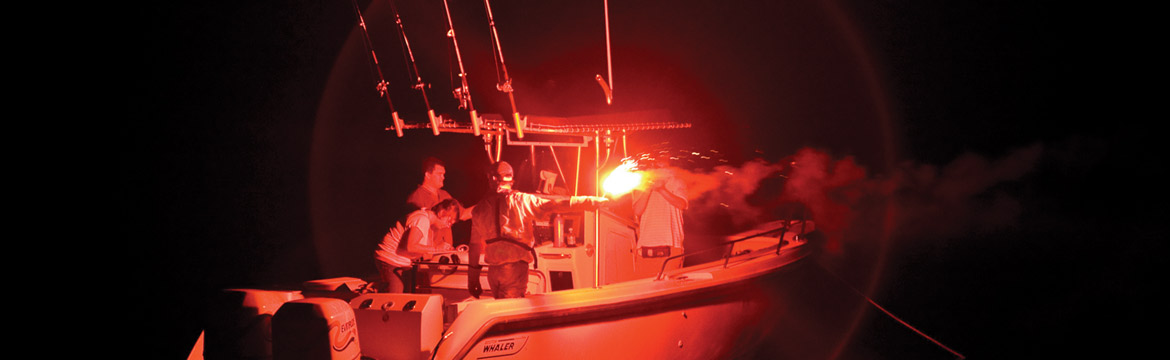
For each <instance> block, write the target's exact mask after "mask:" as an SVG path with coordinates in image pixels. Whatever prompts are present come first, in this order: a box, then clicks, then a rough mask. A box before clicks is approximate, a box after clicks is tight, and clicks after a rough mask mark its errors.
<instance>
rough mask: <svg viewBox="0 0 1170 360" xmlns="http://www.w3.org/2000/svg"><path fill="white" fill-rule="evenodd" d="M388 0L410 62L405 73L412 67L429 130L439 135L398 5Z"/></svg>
mask: <svg viewBox="0 0 1170 360" xmlns="http://www.w3.org/2000/svg"><path fill="white" fill-rule="evenodd" d="M388 2H389V3H390V10H391V11H392V12H394V23H395V24H398V32H399V33H400V34H401V35H402V37H401V43H402V47H404V48H405V49H406V54H407V55H408V56H409V60H408V61H407V62H409V63H410V68H408V69H407V73H409V72H410V69H414V74H413V75H414V79H415V81H416V83H415V84H414V85H413V86H412V87H413V88H415V89H418V91H419V92H420V93H422V98H423V104H426V106H427V118H428V119H429V120H430V121H431V132H432V133H434V134H435V135H436V136H437V135H439V120H438V119H436V118H435V110H434V109H431V101H430V100H429V99H427V85H426V84H425V83H423V81H422V74H419V72H418V63H417V62H415V61H414V52H412V51H410V40H409V39H407V38H406V28H404V27H403V26H402V17H400V16H398V7H397V6H395V5H394V0H389V1H388Z"/></svg>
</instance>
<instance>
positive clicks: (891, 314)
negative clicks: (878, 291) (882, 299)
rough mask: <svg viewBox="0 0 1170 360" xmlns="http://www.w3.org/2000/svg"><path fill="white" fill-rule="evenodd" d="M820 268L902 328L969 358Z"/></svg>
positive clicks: (832, 273) (944, 348) (843, 280)
mask: <svg viewBox="0 0 1170 360" xmlns="http://www.w3.org/2000/svg"><path fill="white" fill-rule="evenodd" d="M818 267H820V268H821V269H822V270H825V272H827V273H829V274H831V275H833V277H835V278H837V280H838V281H840V282H841V283H842V284H845V286H846V287H848V288H849V289H850V290H853V292H854V293H857V295H859V296H861V297H862V298H865V301H867V302H869V304H870V305H873V306H874V307H875V308H877V309H878V310H879V311H881V312H882V313H885V314H886V316H889V317H890V318H892V319H894V321H897V322H898V323H899V324H902V326H905V327H906V328H907V329H910V330H911V331H913V332H914V333H916V334H918V335H919V336H922V337H923V338H925V339H926V340H930V342H932V343H934V344H935V345H938V346H939V347H941V348H943V350H946V351H947V352H949V353H951V354H952V355H955V356H957V357H958V358H959V359H960V360H962V359H966V358H967V357H966V356H963V354H960V353H959V352H957V351H955V350H952V349H951V348H949V347H947V346H946V345H943V343H942V342H939V341H938V340H935V339H934V338H932V337H930V335H926V333H924V332H922V331H921V330H918V329H917V328H915V327H914V326H912V325H910V323H907V322H906V321H905V320H902V318H899V317H898V316H896V315H894V313H891V312H890V311H889V310H886V308H884V307H882V306H881V305H878V303H877V302H876V301H873V299H871V298H870V297H869V296H867V295H865V294H862V293H861V291H858V290H857V288H855V287H853V285H852V284H850V283H849V282H847V281H845V279H842V278H841V276H839V275H837V273H834V272H833V271H832V270H829V269H826V268H825V267H824V266H820V265H819V264H818Z"/></svg>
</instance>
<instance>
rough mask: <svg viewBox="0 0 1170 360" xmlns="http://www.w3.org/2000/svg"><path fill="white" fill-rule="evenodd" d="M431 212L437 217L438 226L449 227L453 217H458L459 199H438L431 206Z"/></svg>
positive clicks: (452, 222) (453, 219) (453, 220)
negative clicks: (437, 201)
mask: <svg viewBox="0 0 1170 360" xmlns="http://www.w3.org/2000/svg"><path fill="white" fill-rule="evenodd" d="M431 213H434V214H435V217H436V218H439V220H440V221H438V223H437V225H441V226H440V227H450V226H451V224H454V223H455V219H457V218H459V200H455V199H445V200H443V201H440V202H439V203H438V204H435V206H432V207H431Z"/></svg>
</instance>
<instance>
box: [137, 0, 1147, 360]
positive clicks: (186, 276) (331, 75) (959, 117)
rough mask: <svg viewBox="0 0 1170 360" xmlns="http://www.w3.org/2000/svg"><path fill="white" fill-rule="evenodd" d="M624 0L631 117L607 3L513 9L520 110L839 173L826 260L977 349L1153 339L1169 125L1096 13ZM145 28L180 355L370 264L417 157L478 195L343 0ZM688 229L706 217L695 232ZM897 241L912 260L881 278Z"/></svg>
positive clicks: (472, 156) (378, 8)
mask: <svg viewBox="0 0 1170 360" xmlns="http://www.w3.org/2000/svg"><path fill="white" fill-rule="evenodd" d="M358 3H359V5H361V7H362V9H363V12H365V15H366V21H367V22H368V23H369V26H370V29H371V37H372V40H373V45H374V50H375V51H376V52H377V54H378V56H379V60H380V61H381V63H382V70H383V72H384V73H385V76H386V77H387V81H389V82H390V83H391V87H392V88H394V87H395V84H397V85H399V87H398V88H396V89H392V90H391V91H392V92H391V99H392V101H393V102H394V106H395V107H396V110H397V111H399V113H400V114H402V115H403V117H404V118H407V121H408V122H418V121H422V119H424V118H425V115H424V114H425V110H426V108H425V106H424V103H423V101H422V97H421V96H420V94H419V92H417V91H411V90H410V89H409V84H410V82H411V80H408V77H409V75H408V72H407V68H408V67H407V65H406V62H405V59H404V57H403V50H402V48H401V47H400V45H399V44H400V43H399V38H398V37H397V36H398V34H397V32H396V29H395V28H394V25H393V22H392V15H390V14H392V13H391V12H390V11H389V5H388V4H389V3H386V2H374V3H372V4H371V2H369V1H363V0H359V1H358ZM562 3H571V4H562ZM618 3H625V2H621V1H615V2H614V3H613V4H610V23H611V25H610V26H611V36H612V41H613V45H612V54H613V82H614V99H615V100H614V104H613V105H609V106H607V105H605V102H604V97H603V95H602V92H601V90H600V88H599V86H598V85H597V82H596V81H595V80H594V76H595V75H597V74H601V75H603V76H607V77H608V72H607V69H606V57H605V49H606V45H605V28H604V22H603V21H604V17H603V15H604V13H603V11H602V2H601V1H530V0H523V1H495V2H493V3H492V6H493V9H492V11H493V15H494V16H495V19H496V23H497V27H498V31H499V36H500V42H501V46H502V48H503V53H504V56H505V59H506V64H507V67H508V72H509V75H510V76H511V77H512V78H513V79H514V80H513V81H514V86H515V89H516V92H515V95H516V101H517V107H518V109H519V111H520V112H521V113H522V114H535V115H550V116H577V115H587V114H609V113H621V112H628V111H639V110H654V109H668V110H670V111H671V112H672V114H673V115H674V116H675V117H676V119H677V121H682V122H688V123H691V124H693V125H694V127H693V128H692V129H690V130H685V131H679V132H669V133H668V132H663V133H652V134H647V135H644V136H633V137H632V138H631V145H633V146H635V147H646V146H649V145H651V144H652V143H654V142H656V141H659V140H662V139H669V140H671V141H672V142H673V143H675V144H686V145H688V146H693V147H695V148H702V149H719V150H720V151H721V153H722V154H724V155H725V156H726V157H727V158H728V159H730V160H732V162H733V163H737V164H738V163H743V162H745V161H749V160H752V159H758V160H759V161H762V162H765V163H775V162H778V161H780V159H782V158H785V157H786V156H790V155H795V154H804V155H805V156H807V159H814V160H817V161H821V162H822V163H823V164H824V165H825V166H826V169H829V170H828V172H829V174H828V176H827V177H826V179H830V180H833V181H837V182H835V183H834V184H832V185H817V186H821V189H822V190H824V191H825V193H826V194H828V196H827V199H828V200H827V201H828V203H830V204H831V205H833V206H826V207H825V208H824V209H827V210H826V211H835V212H834V213H833V215H835V216H837V217H836V218H835V219H837V220H840V221H841V225H840V227H839V228H838V229H837V230H836V231H835V234H836V236H837V237H836V238H834V239H833V240H832V241H826V243H828V242H832V243H833V245H832V246H825V253H826V254H827V255H825V256H824V257H823V258H822V259H821V261H823V263H824V264H826V266H827V267H830V268H834V267H836V268H837V269H840V270H841V271H842V272H843V274H844V277H845V278H847V279H854V280H857V281H858V282H863V281H864V279H869V278H870V276H871V275H874V274H875V273H876V274H878V275H877V278H878V280H877V282H876V285H875V286H873V287H872V291H871V293H870V294H869V295H870V296H871V298H873V299H874V300H875V301H877V302H878V303H880V304H882V306H884V307H886V308H887V309H889V310H891V311H893V312H894V313H895V314H897V315H899V316H900V317H902V318H903V319H904V320H906V321H908V322H909V323H910V324H912V325H914V326H916V327H918V328H919V329H920V330H923V331H924V332H926V333H927V334H929V335H931V336H933V337H935V338H936V339H939V340H940V341H942V342H943V343H945V344H946V345H947V346H949V347H951V348H953V349H955V350H956V351H958V352H961V353H963V354H964V355H967V356H970V357H975V358H1004V357H1012V358H1014V357H1023V358H1035V357H1044V358H1049V357H1057V356H1060V355H1068V354H1083V353H1085V352H1101V353H1102V354H1111V355H1112V356H1111V357H1121V358H1126V357H1130V356H1132V355H1136V354H1140V353H1142V352H1141V350H1143V349H1145V348H1148V347H1150V346H1151V345H1152V341H1154V335H1153V334H1152V333H1148V332H1146V330H1142V329H1143V328H1144V326H1148V325H1151V324H1150V323H1152V322H1153V321H1154V320H1153V319H1155V315H1161V314H1162V313H1164V311H1162V310H1161V308H1160V307H1155V306H1154V304H1153V302H1152V299H1151V296H1149V294H1150V292H1151V291H1152V289H1153V288H1156V287H1159V286H1160V284H1161V282H1160V281H1155V280H1154V277H1153V276H1152V274H1151V273H1152V272H1153V271H1154V270H1155V269H1154V267H1153V265H1154V261H1153V259H1154V258H1155V257H1157V256H1160V255H1161V254H1165V251H1164V250H1165V245H1164V240H1165V238H1166V236H1165V231H1163V230H1162V229H1161V228H1160V227H1156V226H1155V225H1156V224H1158V222H1159V221H1161V220H1162V219H1163V218H1165V215H1166V211H1165V210H1163V208H1164V207H1163V205H1162V204H1161V203H1162V201H1161V199H1163V198H1164V196H1161V195H1162V193H1163V192H1164V191H1162V190H1158V189H1160V186H1158V185H1161V183H1162V181H1159V180H1160V179H1159V175H1160V174H1161V172H1162V171H1160V169H1161V168H1162V166H1160V161H1159V160H1160V159H1159V158H1156V157H1155V156H1154V155H1153V154H1154V152H1153V151H1151V148H1152V147H1154V145H1152V144H1151V142H1152V141H1153V138H1154V137H1153V135H1152V134H1153V129H1151V128H1149V127H1148V126H1145V125H1143V124H1142V122H1140V121H1138V120H1140V119H1141V118H1142V117H1140V116H1138V115H1134V114H1131V113H1130V112H1129V111H1130V109H1129V108H1126V107H1117V106H1112V104H1113V101H1112V99H1115V98H1116V93H1117V91H1119V89H1115V88H1110V87H1102V86H1099V84H1100V80H1102V79H1104V78H1107V76H1105V75H1102V73H1103V72H1104V71H1106V70H1110V69H1114V68H1106V65H1104V64H1103V63H1101V62H1098V61H1097V57H1095V56H1093V55H1095V54H1099V53H1100V52H1102V51H1111V50H1113V49H1116V48H1117V46H1115V45H1110V42H1109V40H1110V36H1108V35H1105V33H1104V32H1103V31H1102V29H1101V28H1102V27H1104V26H1103V25H1101V24H1100V23H1088V24H1087V23H1086V22H1084V21H1083V20H1084V19H1086V18H1090V16H1088V15H1089V14H1090V13H1089V12H1086V11H1081V10H1077V9H1071V8H1067V7H1053V6H1051V5H1050V4H1047V3H1035V2H1016V1H947V2H935V1H852V0H847V1H829V0H825V1H809V2H799V3H797V4H790V3H791V2H788V1H776V2H771V1H769V2H762V3H767V4H753V3H752V2H743V3H736V2H725V3H718V2H698V1H658V0H652V1H636V3H638V4H618ZM450 4H451V6H452V17H453V20H454V22H455V28H456V31H457V34H458V40H459V43H460V44H459V45H460V50H461V52H462V56H463V61H464V64H465V66H467V68H468V71H467V72H468V74H469V79H470V81H471V83H472V84H471V86H472V96H473V101H474V102H475V106H476V108H477V110H479V112H480V113H481V114H482V113H496V114H500V113H507V112H510V110H509V108H508V103H507V99H506V98H505V97H504V96H502V95H501V93H499V92H497V91H495V90H494V88H493V85H494V82H495V81H496V79H497V78H496V71H495V70H494V69H493V62H492V61H491V56H492V53H491V51H490V49H491V42H490V41H491V39H490V37H489V35H488V32H487V30H488V26H487V21H486V16H485V14H484V10H483V3H482V2H481V1H467V0H451V2H450ZM396 6H397V8H398V10H399V13H400V15H401V17H402V20H403V23H404V26H405V27H406V31H407V36H408V37H409V40H410V44H411V48H412V52H413V54H414V57H415V61H416V63H417V66H418V68H419V75H420V76H422V77H424V81H426V82H428V83H430V84H431V85H432V88H431V89H430V90H428V100H429V101H430V103H431V106H432V108H434V109H435V110H436V112H437V113H441V114H450V115H454V116H459V114H464V115H462V116H466V115H465V113H463V112H462V110H458V109H457V108H456V104H455V102H454V100H453V99H452V98H451V96H450V95H449V94H450V84H451V79H450V74H451V72H452V71H453V70H452V66H453V65H454V58H453V54H451V53H450V52H449V49H450V48H449V47H448V43H447V42H446V41H447V39H446V37H444V36H443V34H444V33H445V31H446V26H447V24H446V18H445V14H444V12H443V7H442V2H441V1H425V2H421V1H401V0H400V1H399V3H397V4H396ZM1062 6H1063V5H1062ZM134 21H135V22H136V23H139V24H142V25H143V26H140V27H139V28H140V32H138V33H136V34H134V36H132V37H131V39H135V40H137V44H138V45H140V46H138V47H137V49H136V51H137V56H136V57H134V58H133V60H132V65H133V67H136V69H137V70H141V71H139V72H136V74H135V77H136V79H135V80H136V81H137V83H136V85H137V86H136V90H137V91H136V92H135V93H134V95H132V96H131V97H130V98H129V99H128V100H129V101H128V107H129V110H130V113H131V114H132V115H133V118H134V119H135V121H133V122H131V123H128V124H126V125H124V128H123V131H122V132H121V135H122V136H123V141H121V142H120V143H119V145H120V146H121V148H122V149H121V156H120V165H121V180H122V181H121V185H122V186H121V192H122V194H121V196H119V199H120V201H121V204H120V206H121V209H122V221H121V223H122V224H121V226H122V229H123V232H124V234H125V235H127V237H128V238H130V239H131V242H129V243H128V246H127V247H126V249H127V250H126V252H127V254H128V255H129V256H130V258H131V264H135V266H132V268H133V269H135V270H136V273H132V274H129V275H130V276H131V277H132V278H135V279H137V280H138V281H139V282H138V288H139V290H140V292H141V293H143V294H151V295H149V296H141V297H139V298H140V299H143V300H145V301H146V302H154V303H153V304H149V305H148V306H144V307H141V308H140V310H141V314H142V316H143V318H144V320H145V321H146V322H147V323H151V324H157V325H158V327H159V328H158V329H156V330H155V332H156V335H157V336H158V340H157V341H155V342H154V344H155V346H154V347H153V350H154V353H153V354H152V355H158V356H157V357H158V358H175V357H181V356H185V354H186V352H187V351H188V350H189V348H190V345H191V344H193V342H194V341H195V337H196V336H198V333H199V330H200V326H201V325H200V322H201V321H202V320H201V318H202V316H203V315H204V314H203V313H202V312H203V310H204V308H203V307H204V304H205V303H204V301H205V297H206V296H207V295H208V294H209V293H211V292H214V291H216V290H217V289H222V288H225V287H240V286H265V285H270V284H296V283H299V282H300V281H304V280H309V279H315V278H320V277H332V276H343V275H353V274H352V273H350V272H349V271H350V270H352V269H354V267H353V266H360V262H361V261H367V260H368V255H365V254H363V255H362V257H361V258H360V260H354V259H352V258H350V257H348V254H349V253H350V252H352V248H358V249H365V247H364V246H372V244H373V241H377V239H379V238H380V236H381V232H382V231H384V229H385V227H386V226H388V225H389V222H390V221H391V219H393V217H394V216H395V215H396V214H397V211H399V210H400V209H399V208H397V207H395V206H397V204H398V203H400V202H401V201H402V200H403V199H404V198H405V196H406V194H407V193H408V192H409V191H410V190H412V189H413V187H414V186H415V184H417V183H418V180H419V174H418V171H416V170H415V169H416V168H417V166H418V162H419V161H420V160H421V158H422V157H423V156H425V155H436V156H440V157H441V158H443V159H444V160H445V161H446V162H447V163H448V181H447V187H446V188H447V189H448V190H449V191H450V192H451V193H452V194H453V195H454V196H455V197H456V198H458V199H459V200H461V201H463V202H474V201H476V200H478V197H479V196H480V195H481V194H482V193H483V191H484V190H483V188H482V187H481V186H480V185H479V184H480V182H481V181H482V175H481V172H480V171H482V167H483V166H484V165H485V164H483V158H484V157H483V153H482V142H479V141H478V140H476V139H467V138H470V137H463V138H457V137H452V136H451V135H444V137H443V138H440V139H444V140H443V141H435V139H434V138H433V136H432V135H430V133H429V131H415V132H408V134H407V137H406V138H403V139H398V138H396V137H394V135H393V132H387V131H385V130H383V128H384V126H385V125H386V123H387V122H388V121H389V120H388V119H389V111H388V110H387V104H386V101H385V100H384V99H380V98H379V97H378V94H377V93H376V92H375V91H374V90H373V89H374V85H373V84H374V83H376V79H375V78H376V76H377V75H376V74H375V73H374V72H372V71H371V70H372V68H371V66H372V65H371V63H370V60H369V57H368V56H367V53H366V52H365V50H364V47H363V46H362V43H361V34H360V32H357V31H356V30H357V28H356V24H357V19H356V15H355V13H354V7H353V5H352V3H351V2H350V1H348V0H342V1H328V2H322V1H302V2H289V3H279V4H257V3H251V2H248V3H237V2H225V4H218V3H209V2H160V3H154V4H150V5H148V6H147V7H146V13H145V14H141V16H139V17H138V18H136V19H134ZM454 71H457V70H454ZM1147 117H1148V116H1147ZM802 151H803V152H802ZM517 159H519V160H521V161H522V159H523V157H522V156H521V157H518V158H517ZM851 194H852V195H851ZM875 199H876V200H880V201H882V203H884V204H893V205H892V208H894V209H896V211H897V214H899V218H898V219H900V220H899V221H898V222H897V224H896V228H895V230H894V232H893V234H892V235H891V237H886V238H883V239H881V240H872V239H873V238H874V237H877V235H871V234H870V233H868V232H866V231H865V230H867V229H872V228H869V227H867V226H869V225H870V224H869V223H871V222H872V221H867V220H866V219H867V216H871V215H872V213H869V212H868V210H871V208H872V203H873V202H872V201H874V200H875ZM886 209H887V210H888V209H890V208H886ZM693 215H694V214H692V216H691V217H689V218H688V221H690V222H689V223H688V225H692V224H697V223H698V222H701V220H699V219H696V217H697V216H693ZM696 226H697V225H696ZM830 237H832V235H830ZM354 239H362V240H354ZM866 239H870V240H866ZM867 241H870V242H868V243H867ZM343 243H344V244H343ZM878 243H880V244H884V245H885V248H886V249H888V251H889V254H890V255H888V258H885V260H886V261H885V262H884V263H881V265H880V268H875V267H873V266H877V265H874V260H873V258H874V255H872V254H869V253H868V252H869V251H870V250H872V249H874V248H875V246H877V245H875V244H878ZM322 244H332V245H329V246H323V245H322ZM347 244H348V245H347ZM842 248H844V250H841V249H842ZM353 264H359V265H353ZM858 264H864V265H858ZM356 269H364V268H362V267H357V268H356ZM370 270H371V271H372V266H371V268H370ZM359 271H364V270H359ZM858 286H861V285H860V284H859V285H858ZM862 287H864V286H862ZM1155 325H1158V324H1155ZM871 330H872V329H871ZM859 336H860V335H859ZM877 338H878V339H880V337H877ZM866 339H874V337H872V336H871V337H868V338H866ZM872 345H873V344H869V345H865V346H872ZM859 346H861V345H859ZM148 348H150V347H148ZM879 348H880V347H879ZM895 351H896V350H895ZM877 353H878V354H882V355H884V356H888V357H889V358H900V356H899V355H898V354H897V353H884V352H881V351H878V352H877ZM940 355H942V356H941V357H940V358H945V357H946V356H945V355H946V353H941V354H940Z"/></svg>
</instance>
